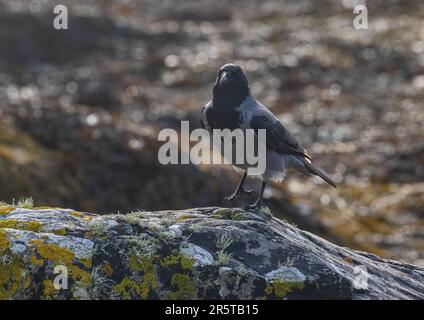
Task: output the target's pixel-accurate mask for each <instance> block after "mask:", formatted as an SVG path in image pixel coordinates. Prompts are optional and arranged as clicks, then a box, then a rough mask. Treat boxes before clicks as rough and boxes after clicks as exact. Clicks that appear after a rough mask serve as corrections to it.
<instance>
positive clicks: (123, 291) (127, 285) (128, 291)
mask: <svg viewBox="0 0 424 320" xmlns="http://www.w3.org/2000/svg"><path fill="white" fill-rule="evenodd" d="M113 290H114V291H115V292H116V293H118V294H119V295H120V296H121V298H122V299H125V300H129V299H131V298H133V297H135V296H136V294H137V293H138V284H137V282H135V281H134V280H132V279H130V278H128V277H127V278H124V279H122V281H121V282H120V283H118V284H117V285H115V286H113Z"/></svg>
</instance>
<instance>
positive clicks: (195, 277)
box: [0, 205, 424, 299]
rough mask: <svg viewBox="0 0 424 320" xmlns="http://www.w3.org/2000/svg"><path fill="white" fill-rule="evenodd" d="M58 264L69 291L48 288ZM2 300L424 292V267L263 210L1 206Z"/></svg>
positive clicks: (419, 295) (404, 295)
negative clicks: (95, 210) (335, 240)
mask: <svg viewBox="0 0 424 320" xmlns="http://www.w3.org/2000/svg"><path fill="white" fill-rule="evenodd" d="M58 265H63V266H65V267H66V270H68V272H69V281H68V289H59V290H57V289H56V288H55V286H54V281H55V278H56V277H58V276H63V275H64V274H63V269H60V270H59V271H58V270H56V271H57V272H59V273H57V274H55V273H54V269H55V267H56V266H58ZM63 283H64V282H63V281H59V284H62V285H63ZM0 298H1V299H10V298H12V299H29V298H35V299H71V298H76V299H203V298H209V299H308V298H313V299H370V298H372V299H423V298H424V269H423V268H420V267H416V266H412V265H408V264H405V263H401V262H396V261H389V260H384V259H381V258H379V257H377V256H374V255H371V254H368V253H364V252H358V251H353V250H350V249H347V248H342V247H338V246H336V245H334V244H331V243H329V242H328V241H326V240H323V239H321V238H319V237H317V236H315V235H313V234H311V233H309V232H305V231H302V230H299V229H297V228H296V227H295V226H292V225H290V224H288V223H286V222H284V221H281V220H279V219H276V218H273V217H272V216H271V214H270V213H269V211H268V210H267V209H263V210H260V211H257V212H252V211H246V210H243V209H239V208H238V209H226V208H198V209H189V210H175V211H160V212H141V211H140V212H134V213H130V214H128V215H121V214H115V215H106V216H97V215H93V214H88V213H81V212H76V211H73V210H69V209H53V208H45V209H42V208H38V209H34V208H28V209H25V208H17V207H12V206H6V205H4V206H2V207H0Z"/></svg>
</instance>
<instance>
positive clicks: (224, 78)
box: [219, 71, 230, 86]
mask: <svg viewBox="0 0 424 320" xmlns="http://www.w3.org/2000/svg"><path fill="white" fill-rule="evenodd" d="M229 81H230V76H229V74H228V72H225V71H224V72H223V73H222V74H221V79H219V85H221V86H222V85H225V84H226V83H228V82H229Z"/></svg>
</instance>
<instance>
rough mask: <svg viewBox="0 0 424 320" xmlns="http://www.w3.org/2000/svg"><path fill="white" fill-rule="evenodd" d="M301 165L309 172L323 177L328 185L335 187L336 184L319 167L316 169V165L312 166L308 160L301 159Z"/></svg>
mask: <svg viewBox="0 0 424 320" xmlns="http://www.w3.org/2000/svg"><path fill="white" fill-rule="evenodd" d="M303 165H304V167H305V169H306V170H307V171H308V173H310V174H314V175H317V176H318V177H320V178H321V179H323V180H324V181H325V182H327V183H328V184H329V185H331V186H333V187H334V188H337V186H336V184H335V183H334V182H333V181H332V180H331V179H330V178H329V177H328V176H327V175H326V174H325V173H324V171H322V170H321V169H318V168H317V167H314V166H313V165H312V164H311V163H309V162H308V161H303Z"/></svg>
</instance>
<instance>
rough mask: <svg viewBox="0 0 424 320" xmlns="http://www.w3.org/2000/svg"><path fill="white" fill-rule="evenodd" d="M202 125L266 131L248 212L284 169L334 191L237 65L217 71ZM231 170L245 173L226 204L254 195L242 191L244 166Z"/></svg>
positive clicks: (324, 175) (230, 65) (277, 180)
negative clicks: (254, 92) (263, 160)
mask: <svg viewBox="0 0 424 320" xmlns="http://www.w3.org/2000/svg"><path fill="white" fill-rule="evenodd" d="M201 124H202V127H203V128H204V129H207V130H209V131H212V130H213V129H230V130H234V129H254V130H257V129H265V130H266V170H265V172H264V173H263V174H262V175H260V176H258V177H259V178H260V179H261V180H262V186H261V190H260V192H259V196H258V198H257V200H256V201H255V203H254V204H253V205H250V206H249V208H258V207H260V206H261V205H262V196H263V192H264V190H265V186H266V184H267V183H268V181H270V180H271V181H276V182H281V181H282V180H283V179H284V177H285V175H286V172H287V169H294V170H295V171H297V172H300V173H302V174H305V175H308V176H311V175H317V176H319V177H321V178H322V179H323V180H324V181H326V182H327V183H328V184H330V185H332V186H333V187H336V185H335V184H334V182H333V181H331V179H330V178H329V177H328V176H327V175H326V174H325V173H324V172H323V171H322V170H320V169H319V168H317V167H315V166H313V165H312V163H311V161H312V158H311V156H310V155H309V154H308V152H307V151H306V150H305V149H303V148H302V147H300V146H299V143H298V142H297V141H296V139H295V138H294V137H293V136H292V135H291V134H290V133H289V131H288V130H287V129H286V128H285V127H284V126H283V125H282V123H281V122H280V121H279V120H278V119H277V117H276V116H275V115H274V114H273V113H272V112H271V111H270V110H269V109H267V108H266V107H265V106H264V105H262V104H261V103H260V102H259V101H257V100H256V99H255V98H254V97H253V95H252V93H251V91H250V88H249V82H248V80H247V77H246V74H245V73H244V71H243V69H242V68H241V67H240V66H238V65H235V64H232V63H229V64H226V65H224V66H222V67H221V68H220V69H219V72H218V75H217V78H216V82H215V85H214V87H213V97H212V100H211V101H210V102H209V103H208V104H206V105H205V106H204V107H203V108H202V110H201ZM233 166H235V167H236V168H239V169H242V170H244V173H243V176H242V178H241V180H240V182H239V184H238V186H237V188H236V190H235V191H234V193H233V194H231V195H230V196H228V197H226V198H225V200H232V199H235V198H237V197H239V196H240V195H241V194H243V193H251V192H253V191H247V190H245V189H244V187H243V186H244V182H245V179H246V176H247V171H246V169H247V167H248V166H247V164H233Z"/></svg>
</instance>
